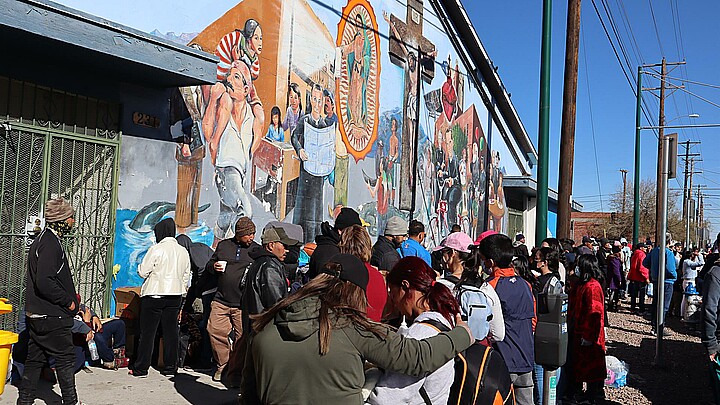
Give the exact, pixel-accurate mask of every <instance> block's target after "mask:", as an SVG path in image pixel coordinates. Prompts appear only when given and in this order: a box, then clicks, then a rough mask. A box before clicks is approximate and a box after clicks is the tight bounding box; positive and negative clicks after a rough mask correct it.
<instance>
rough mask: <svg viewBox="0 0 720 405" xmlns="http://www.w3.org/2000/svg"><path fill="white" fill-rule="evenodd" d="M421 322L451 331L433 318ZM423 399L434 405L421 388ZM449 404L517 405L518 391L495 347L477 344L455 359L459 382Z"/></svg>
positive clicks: (449, 399)
mask: <svg viewBox="0 0 720 405" xmlns="http://www.w3.org/2000/svg"><path fill="white" fill-rule="evenodd" d="M420 323H424V324H426V325H428V326H431V327H433V328H434V329H436V330H437V331H438V332H447V331H449V330H450V329H449V328H448V327H447V326H445V325H444V324H443V323H441V322H438V321H436V320H433V319H426V320H424V321H422V322H420ZM420 396H421V397H422V398H423V400H424V401H425V404H426V405H432V401H431V400H430V397H429V396H428V394H427V392H426V391H425V387H421V388H420ZM447 403H448V405H505V404H508V405H511V404H512V405H514V404H515V392H514V391H513V385H512V380H511V379H510V372H509V371H508V369H507V366H506V365H505V360H503V358H502V356H501V355H500V353H499V352H498V351H496V350H495V349H493V348H491V347H488V346H485V345H482V344H479V343H474V344H472V345H471V346H470V347H468V348H467V349H466V350H465V351H463V352H462V353H459V354H458V355H457V356H455V379H454V381H453V384H452V386H451V387H450V396H449V397H448V402H447Z"/></svg>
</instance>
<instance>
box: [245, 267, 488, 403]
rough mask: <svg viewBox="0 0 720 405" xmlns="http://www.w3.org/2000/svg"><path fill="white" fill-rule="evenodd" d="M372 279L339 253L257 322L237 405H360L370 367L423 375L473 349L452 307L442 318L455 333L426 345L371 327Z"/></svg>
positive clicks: (378, 326)
mask: <svg viewBox="0 0 720 405" xmlns="http://www.w3.org/2000/svg"><path fill="white" fill-rule="evenodd" d="M418 260H420V261H421V262H422V259H418ZM423 264H424V262H423ZM369 279H370V276H369V275H368V271H367V267H365V264H364V263H363V262H362V260H360V259H359V258H357V257H355V256H353V255H349V254H338V255H335V256H333V257H332V258H331V259H330V261H329V262H328V263H327V264H326V265H325V267H324V268H323V269H322V270H321V273H320V274H319V275H317V276H316V277H315V278H313V279H312V280H310V281H309V282H308V283H307V284H305V285H304V286H303V287H302V288H300V289H299V290H297V291H296V292H295V293H294V294H291V295H289V296H288V297H285V298H284V299H282V300H281V301H280V302H278V303H277V304H275V305H274V306H273V307H271V308H270V309H268V310H267V311H265V312H263V313H261V314H258V315H252V317H251V318H252V320H253V328H252V329H253V333H252V335H250V338H249V341H248V350H247V355H246V358H245V368H244V369H243V374H242V378H243V380H242V383H241V387H240V394H241V396H240V404H241V405H242V404H287V403H294V404H321V403H322V404H362V403H363V396H362V388H363V385H364V384H365V374H364V366H365V361H368V362H370V363H372V364H374V365H376V366H377V367H380V368H383V369H385V370H387V371H391V372H398V373H404V374H409V375H415V376H419V375H425V374H427V373H432V372H433V371H435V370H437V369H438V368H440V367H442V366H443V365H445V364H447V362H449V361H451V360H452V359H453V358H454V357H455V356H456V355H457V354H458V353H459V352H461V351H463V350H465V349H467V348H468V347H470V345H471V344H472V342H473V340H474V339H473V337H472V334H471V333H470V329H469V328H468V327H467V324H465V322H463V321H462V319H460V316H459V315H456V314H455V313H453V308H452V307H447V308H448V309H445V308H446V307H445V306H443V308H444V309H443V310H442V311H443V312H445V313H447V314H449V315H450V317H451V318H450V319H451V320H453V318H452V316H455V318H454V321H455V322H453V325H455V327H454V328H453V329H452V330H450V331H448V332H446V333H440V334H437V336H432V337H428V338H426V339H422V340H415V339H406V338H403V337H402V336H400V335H399V334H398V333H397V332H395V331H393V330H392V329H391V328H390V327H389V326H386V325H383V324H380V323H376V322H373V321H371V320H369V319H368V318H367V316H366V311H367V305H368V300H367V296H366V290H367V287H368V283H369ZM433 280H434V275H433V276H432V277H431V278H430V279H429V281H427V283H429V284H432V281H433ZM408 285H409V284H408ZM439 287H440V286H437V285H436V286H433V288H436V289H437V288H439ZM431 297H432V295H431ZM445 298H446V299H447V298H448V297H447V296H446V297H445ZM449 298H450V300H449V302H452V296H450V297H449ZM432 302H435V300H434V299H433V300H432ZM456 309H457V307H455V310H456ZM455 312H457V311H455ZM445 322H447V323H449V321H448V320H447V319H445ZM448 387H449V384H448ZM398 402H399V401H394V403H398ZM438 403H439V402H438Z"/></svg>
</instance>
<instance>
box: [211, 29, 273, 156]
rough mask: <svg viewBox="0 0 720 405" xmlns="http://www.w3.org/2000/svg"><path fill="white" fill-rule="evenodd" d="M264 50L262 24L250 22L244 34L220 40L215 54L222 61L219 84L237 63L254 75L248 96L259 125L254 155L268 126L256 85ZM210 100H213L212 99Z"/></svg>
mask: <svg viewBox="0 0 720 405" xmlns="http://www.w3.org/2000/svg"><path fill="white" fill-rule="evenodd" d="M262 49H263V37H262V29H261V28H260V23H258V22H257V20H254V19H248V20H247V21H245V25H244V26H243V29H242V30H235V31H233V32H231V33H229V34H226V35H225V36H224V37H222V39H221V40H220V43H219V44H218V46H217V49H216V50H215V55H217V56H218V57H219V58H220V62H218V66H217V80H218V81H223V80H224V78H225V77H226V75H227V72H228V71H229V70H230V66H231V65H232V63H233V62H235V61H242V62H243V63H244V64H245V65H246V66H247V67H248V69H249V71H250V77H251V80H250V82H249V86H250V91H249V93H248V102H249V103H250V107H251V108H252V112H253V115H254V117H255V121H254V123H253V130H254V131H253V132H254V133H255V134H256V135H258V136H256V138H255V140H254V142H253V146H252V151H253V152H254V151H255V149H256V148H257V146H258V144H259V142H260V139H261V138H262V137H261V136H259V135H260V134H262V133H263V132H262V131H263V127H264V125H265V112H264V110H263V106H262V101H261V100H260V97H259V96H258V94H257V91H256V89H255V85H254V84H253V82H254V81H255V80H257V79H258V77H259V76H260V58H259V57H260V54H261V53H262ZM210 98H213V97H212V95H211V96H210ZM218 113H219V114H223V113H224V112H223V111H219V112H218Z"/></svg>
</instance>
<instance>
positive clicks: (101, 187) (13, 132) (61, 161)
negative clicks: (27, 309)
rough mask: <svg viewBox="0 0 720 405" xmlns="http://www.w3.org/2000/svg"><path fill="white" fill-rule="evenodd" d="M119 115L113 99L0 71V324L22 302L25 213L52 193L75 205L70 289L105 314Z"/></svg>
mask: <svg viewBox="0 0 720 405" xmlns="http://www.w3.org/2000/svg"><path fill="white" fill-rule="evenodd" d="M119 116H120V106H119V105H118V104H112V103H107V102H103V101H99V100H95V99H92V98H88V97H83V96H77V95H73V94H70V93H65V92H60V91H56V90H52V89H47V88H42V87H40V86H37V85H34V84H32V83H27V82H20V81H16V80H12V79H7V78H3V77H0V124H2V123H4V124H5V125H4V126H3V127H2V128H0V156H2V157H3V159H2V162H0V175H1V177H0V297H7V298H9V299H10V300H11V301H12V303H13V305H14V306H15V311H14V313H13V316H11V317H5V318H6V319H3V320H2V321H3V322H2V323H0V327H2V328H4V329H11V330H12V329H14V328H15V323H16V322H17V313H18V311H19V310H22V308H23V306H24V304H23V303H24V293H25V272H26V268H27V261H26V260H27V259H26V254H27V249H26V247H27V245H28V244H29V243H31V241H32V240H31V239H30V238H28V235H27V232H26V226H27V224H28V220H29V218H30V217H31V216H42V214H43V213H42V207H43V205H44V203H45V201H46V200H47V199H48V198H51V197H58V196H62V197H64V198H65V199H67V200H69V201H71V202H72V204H73V206H74V207H75V219H76V226H75V232H74V234H73V235H72V236H70V237H68V238H65V240H64V241H65V245H66V246H65V247H66V252H67V254H68V258H69V261H70V267H71V268H72V270H73V276H74V280H75V286H76V289H77V292H78V294H80V295H81V296H82V299H83V301H85V302H87V303H88V305H90V306H91V307H92V308H93V309H95V310H96V311H99V312H101V313H103V314H106V313H107V310H108V308H107V304H108V302H109V294H110V287H109V286H110V277H111V275H112V271H111V267H112V253H113V242H114V232H115V208H116V200H117V196H116V194H117V182H118V180H117V172H118V165H119V152H120V148H119V146H120V131H119ZM3 128H4V129H3Z"/></svg>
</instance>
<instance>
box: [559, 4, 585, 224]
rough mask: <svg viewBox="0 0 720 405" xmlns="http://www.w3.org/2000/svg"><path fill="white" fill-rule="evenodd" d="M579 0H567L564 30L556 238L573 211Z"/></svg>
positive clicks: (567, 222) (568, 221) (568, 222)
mask: <svg viewBox="0 0 720 405" xmlns="http://www.w3.org/2000/svg"><path fill="white" fill-rule="evenodd" d="M580 9H581V8H580V0H568V15H567V34H566V38H565V75H564V83H563V111H562V124H561V130H560V170H559V171H558V174H559V176H558V212H557V230H556V234H557V236H558V238H569V237H570V217H571V213H572V185H573V167H574V163H575V162H574V161H575V118H576V98H577V80H578V48H579V43H580Z"/></svg>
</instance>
